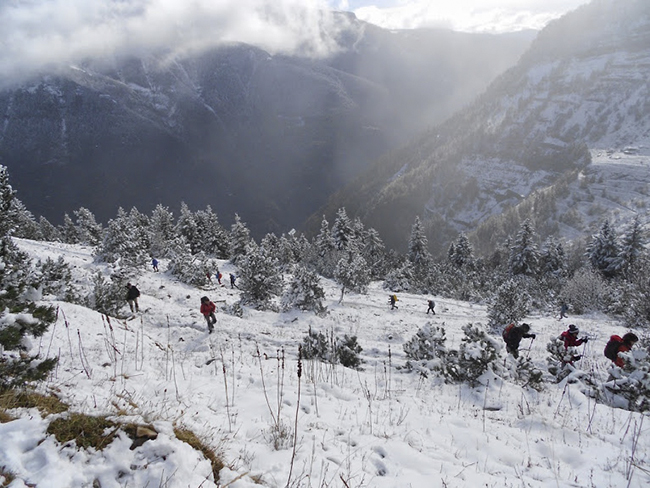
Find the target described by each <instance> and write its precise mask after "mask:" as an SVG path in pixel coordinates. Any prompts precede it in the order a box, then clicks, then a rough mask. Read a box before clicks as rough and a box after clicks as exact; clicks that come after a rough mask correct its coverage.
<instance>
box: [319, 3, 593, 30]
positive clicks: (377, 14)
mask: <svg viewBox="0 0 650 488" xmlns="http://www.w3.org/2000/svg"><path fill="white" fill-rule="evenodd" d="M329 3H330V5H331V6H332V7H333V8H338V9H340V10H350V11H352V12H354V13H355V14H356V15H357V17H358V18H360V19H362V20H365V21H368V22H371V23H373V24H377V25H380V26H382V27H386V28H390V29H404V28H406V29H410V28H416V27H448V28H451V29H454V30H462V31H469V32H511V31H516V30H521V29H541V28H542V27H543V26H544V25H546V24H547V23H548V22H549V21H550V20H552V19H555V18H557V17H559V16H561V15H562V14H564V13H566V12H568V11H569V10H573V9H575V8H576V7H579V6H580V5H582V4H585V3H588V0H330V2H329Z"/></svg>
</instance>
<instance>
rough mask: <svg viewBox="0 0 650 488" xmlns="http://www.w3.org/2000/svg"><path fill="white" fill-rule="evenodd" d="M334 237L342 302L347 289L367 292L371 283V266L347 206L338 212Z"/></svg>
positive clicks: (336, 274)
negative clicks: (349, 216) (363, 254)
mask: <svg viewBox="0 0 650 488" xmlns="http://www.w3.org/2000/svg"><path fill="white" fill-rule="evenodd" d="M332 239H333V241H334V248H335V250H336V253H335V254H336V256H337V257H338V259H337V261H336V268H335V269H334V279H335V280H336V282H337V283H338V284H339V285H341V298H340V299H339V302H342V301H343V295H344V294H345V291H346V290H348V291H353V292H356V293H365V292H366V291H367V289H368V284H370V268H369V267H368V263H367V262H366V260H365V259H364V258H363V256H362V255H361V250H360V245H361V243H360V242H359V240H358V239H357V238H356V234H355V231H354V228H353V227H352V224H351V222H350V219H349V218H348V216H347V214H346V212H345V208H341V209H339V211H338V213H337V214H336V220H335V221H334V225H332Z"/></svg>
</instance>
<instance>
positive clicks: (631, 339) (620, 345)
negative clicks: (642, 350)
mask: <svg viewBox="0 0 650 488" xmlns="http://www.w3.org/2000/svg"><path fill="white" fill-rule="evenodd" d="M638 340H639V338H638V337H637V336H636V334H633V333H632V332H628V333H627V334H625V335H624V336H623V337H620V336H617V335H613V336H612V337H610V338H609V342H608V343H607V345H606V346H605V357H606V358H607V359H610V360H611V361H613V362H614V364H615V365H616V366H618V367H619V368H622V367H624V366H625V359H623V358H622V357H620V356H619V355H618V353H619V352H628V351H631V350H632V346H634V344H636V343H637V341H638Z"/></svg>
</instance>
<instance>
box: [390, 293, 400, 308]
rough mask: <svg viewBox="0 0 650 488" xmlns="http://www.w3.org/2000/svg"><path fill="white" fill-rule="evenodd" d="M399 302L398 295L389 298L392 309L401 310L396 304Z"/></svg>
mask: <svg viewBox="0 0 650 488" xmlns="http://www.w3.org/2000/svg"><path fill="white" fill-rule="evenodd" d="M396 302H397V295H391V296H389V297H388V303H390V309H391V310H395V309H396V308H399V307H398V306H397V305H395V303H396Z"/></svg>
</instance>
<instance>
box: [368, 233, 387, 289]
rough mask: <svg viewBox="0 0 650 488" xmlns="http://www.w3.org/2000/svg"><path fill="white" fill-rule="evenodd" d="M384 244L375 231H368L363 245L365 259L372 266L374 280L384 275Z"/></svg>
mask: <svg viewBox="0 0 650 488" xmlns="http://www.w3.org/2000/svg"><path fill="white" fill-rule="evenodd" d="M384 249H385V246H384V243H383V241H382V240H381V237H379V232H377V231H376V230H375V229H372V228H370V229H368V231H367V232H366V234H365V240H364V243H363V257H364V259H365V260H366V262H367V263H368V265H369V266H370V272H371V274H372V277H373V278H380V277H382V276H383V275H384V273H385V269H384Z"/></svg>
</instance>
